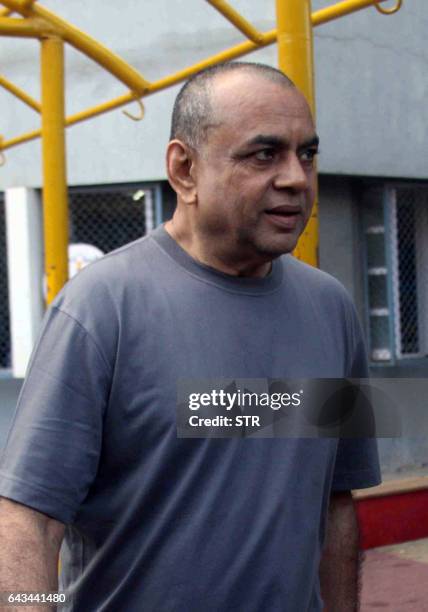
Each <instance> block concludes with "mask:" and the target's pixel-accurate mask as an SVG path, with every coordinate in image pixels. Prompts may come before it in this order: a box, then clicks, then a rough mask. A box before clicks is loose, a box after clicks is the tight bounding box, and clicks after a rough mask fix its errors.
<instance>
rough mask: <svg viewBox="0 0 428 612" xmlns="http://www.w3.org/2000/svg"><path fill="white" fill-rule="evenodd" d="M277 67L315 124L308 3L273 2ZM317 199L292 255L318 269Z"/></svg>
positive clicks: (302, 0)
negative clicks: (301, 98) (295, 89)
mask: <svg viewBox="0 0 428 612" xmlns="http://www.w3.org/2000/svg"><path fill="white" fill-rule="evenodd" d="M276 23H277V40H278V64H279V68H280V70H282V71H283V72H284V73H285V74H286V75H287V76H289V77H290V79H292V81H293V82H294V83H295V84H296V86H297V87H298V88H299V90H300V91H301V92H302V93H303V95H304V96H305V98H306V100H307V101H308V103H309V106H310V108H311V111H312V115H313V117H314V121H315V85H314V60H313V34H312V22H311V0H276ZM317 200H318V198H317V197H316V198H315V202H314V206H313V209H312V214H311V217H310V219H309V222H308V224H307V226H306V228H305V230H304V232H303V234H302V236H301V237H300V239H299V242H298V245H297V247H296V249H295V251H294V255H295V256H296V257H297V258H298V259H302V260H303V261H305V262H306V263H309V264H310V265H312V266H318V201H317Z"/></svg>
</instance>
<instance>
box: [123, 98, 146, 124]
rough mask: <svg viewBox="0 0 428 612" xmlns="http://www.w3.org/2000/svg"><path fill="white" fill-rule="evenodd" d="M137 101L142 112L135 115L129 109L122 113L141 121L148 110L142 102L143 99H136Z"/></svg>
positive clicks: (133, 119)
mask: <svg viewBox="0 0 428 612" xmlns="http://www.w3.org/2000/svg"><path fill="white" fill-rule="evenodd" d="M135 101H136V103H137V104H138V106H139V107H140V114H139V115H133V114H132V113H129V112H128V111H122V113H123V114H124V115H126V116H127V117H129V118H130V119H132V121H141V119H143V117H144V113H145V112H146V111H145V109H144V105H143V103H142V102H141V100H135Z"/></svg>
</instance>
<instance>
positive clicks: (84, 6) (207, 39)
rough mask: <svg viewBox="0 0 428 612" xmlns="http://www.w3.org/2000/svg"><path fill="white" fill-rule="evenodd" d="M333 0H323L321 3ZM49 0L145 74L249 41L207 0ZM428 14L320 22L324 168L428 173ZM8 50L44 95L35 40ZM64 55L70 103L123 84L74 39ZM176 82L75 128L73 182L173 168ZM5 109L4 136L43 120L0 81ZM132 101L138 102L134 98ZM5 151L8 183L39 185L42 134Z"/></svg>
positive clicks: (1, 177)
mask: <svg viewBox="0 0 428 612" xmlns="http://www.w3.org/2000/svg"><path fill="white" fill-rule="evenodd" d="M332 3H333V2H332ZM233 4H234V6H236V7H237V8H238V9H239V10H240V11H241V12H242V13H243V14H244V15H245V16H246V17H247V18H248V19H250V20H251V21H253V22H254V23H255V24H256V25H257V26H258V27H259V28H261V29H263V30H268V29H272V28H273V27H275V9H274V4H275V3H274V0H265V1H264V2H251V1H250V0H233ZM328 4H330V2H325V0H315V1H314V2H313V7H314V9H318V8H321V7H325V6H327V5H328ZM45 5H46V6H48V7H49V8H51V9H52V10H54V11H56V12H58V13H59V14H60V15H62V16H64V17H65V18H66V19H68V20H70V21H71V22H72V23H74V24H75V25H77V26H78V27H80V28H81V29H83V30H85V31H86V32H88V33H89V34H91V35H92V36H94V37H95V38H97V39H99V40H100V41H101V42H103V43H105V44H106V45H107V46H108V47H110V48H111V49H112V50H114V51H115V52H117V53H118V54H119V55H121V56H122V57H123V58H125V59H126V60H127V61H128V62H129V63H130V64H132V65H133V66H135V67H136V68H137V69H138V70H140V71H141V72H142V74H144V75H145V76H146V77H147V78H148V79H149V80H156V79H158V78H160V77H162V76H165V75H167V74H169V73H171V72H173V71H176V70H179V69H181V68H184V67H185V66H187V65H189V64H191V63H193V62H196V61H198V60H201V59H203V58H205V57H207V56H209V55H211V54H213V53H215V52H218V51H221V50H222V49H224V48H227V47H229V46H232V45H234V44H237V43H239V42H241V41H242V36H241V34H240V33H239V32H237V31H236V30H235V29H234V28H233V27H232V26H231V25H230V24H228V23H227V22H226V21H225V20H224V19H223V18H222V17H221V16H220V15H218V14H217V12H216V11H215V10H214V9H212V7H210V6H209V5H208V4H207V3H205V2H204V1H203V0H156V1H154V0H152V1H150V2H144V3H141V2H138V1H137V0H123V1H122V2H121V3H117V2H101V0H93V1H92V2H90V3H87V2H84V1H83V0H74V1H73V2H62V1H60V0H47V1H46V2H45ZM97 11H100V13H99V14H98V12H97ZM427 25H428V11H427V6H426V0H407V1H406V2H404V7H403V9H402V10H401V11H400V12H399V13H398V14H396V15H394V16H391V17H382V16H381V15H379V14H378V13H377V12H376V11H375V9H374V8H370V9H366V10H362V11H360V12H359V13H357V14H354V15H350V16H347V17H345V18H342V19H341V20H338V21H335V22H332V23H330V24H326V25H323V26H320V27H318V28H317V29H316V31H315V51H316V76H317V106H318V128H319V132H320V135H321V158H320V170H321V171H322V172H324V173H332V174H352V175H370V176H376V175H378V176H382V175H383V176H400V177H419V178H424V177H427V174H428V164H427V145H426V142H427V125H428V105H427V104H426V99H427V97H428V71H427V70H426V62H427V56H428V51H427V47H426V44H425V33H426V30H427ZM0 54H1V55H2V59H3V62H2V71H4V74H5V75H6V76H7V77H8V78H10V79H11V80H12V81H14V82H15V83H16V84H17V85H19V86H21V87H23V88H24V89H25V90H26V91H28V93H30V94H31V95H33V96H34V97H36V98H39V97H40V87H39V67H38V43H37V42H35V41H32V40H18V39H4V38H3V39H0ZM248 59H250V60H252V61H263V62H268V63H272V64H276V61H277V59H276V48H275V46H272V47H270V48H268V49H265V50H262V51H257V52H256V53H253V54H252V55H249V56H248ZM66 65H67V87H66V98H67V112H68V113H69V114H70V113H73V112H76V111H78V110H81V109H84V108H86V107H88V106H91V105H94V104H97V103H100V102H103V101H106V100H109V99H111V98H114V97H116V96H119V95H121V94H123V93H125V92H126V88H125V87H124V86H122V85H121V84H120V83H119V82H117V81H116V80H115V79H114V78H113V77H111V76H110V75H109V74H107V73H106V72H105V71H104V70H103V69H101V68H100V67H98V66H97V65H95V64H94V63H93V62H92V61H90V60H88V59H87V58H85V57H84V56H82V55H81V54H80V53H78V52H76V51H75V50H73V49H71V48H67V53H66ZM176 92H177V87H175V88H173V89H170V90H168V91H165V92H161V93H158V94H155V95H153V96H151V97H150V98H147V99H146V101H145V104H146V118H145V119H144V120H143V122H141V123H138V124H136V123H134V122H133V121H131V120H129V119H127V118H126V117H124V115H122V113H121V111H120V110H117V111H114V112H112V113H109V114H107V115H104V116H102V117H98V118H96V119H93V120H92V121H89V122H85V123H84V124H80V125H77V126H74V127H72V128H70V129H69V130H68V137H67V143H68V176H69V183H70V184H97V183H103V184H105V183H112V182H128V181H138V180H152V179H158V178H163V177H165V172H164V161H163V159H164V148H165V144H166V142H167V139H168V130H169V117H170V112H171V107H172V101H173V98H174V96H175V94H176ZM0 108H1V112H0V133H1V134H3V135H4V136H5V138H9V137H12V136H15V135H17V134H19V133H21V132H23V131H26V130H29V129H33V128H35V127H37V126H38V124H39V119H38V117H37V115H36V114H35V113H34V112H33V111H32V110H30V109H27V108H26V107H25V106H24V105H23V104H22V103H21V102H19V101H18V100H15V99H14V98H13V97H12V96H11V95H10V94H8V93H7V92H3V91H1V92H0ZM130 110H136V108H135V109H134V108H133V106H132V105H130ZM7 158H8V163H7V164H6V166H4V167H2V168H0V184H1V185H3V186H4V187H7V186H16V185H19V186H21V185H27V186H39V185H40V182H41V177H40V142H39V141H35V142H32V143H28V144H25V145H23V146H21V147H18V148H16V149H11V150H10V151H8V152H7Z"/></svg>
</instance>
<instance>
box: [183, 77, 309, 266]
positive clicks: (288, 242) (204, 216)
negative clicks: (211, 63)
mask: <svg viewBox="0 0 428 612" xmlns="http://www.w3.org/2000/svg"><path fill="white" fill-rule="evenodd" d="M212 105H213V109H214V123H215V127H212V128H209V129H208V132H207V137H206V140H205V142H204V144H203V145H202V147H201V149H200V151H199V154H198V155H197V159H196V162H195V168H194V173H195V174H194V179H195V181H196V193H197V207H196V209H195V217H194V221H195V224H196V227H197V228H198V231H199V232H200V234H201V235H202V236H203V239H204V240H205V241H211V242H212V244H213V245H215V250H216V251H217V254H218V255H219V256H220V257H222V258H223V259H224V260H227V259H228V258H229V259H230V260H233V259H235V260H237V261H239V260H242V261H245V260H248V261H254V262H262V261H269V260H271V259H273V258H275V257H277V256H279V255H281V254H282V253H288V252H290V251H292V250H293V249H294V247H295V246H296V243H297V240H298V237H299V236H300V234H301V233H302V231H303V229H304V227H305V225H306V223H307V222H308V220H309V217H310V214H311V209H312V205H313V202H314V198H315V189H316V172H315V166H314V156H315V153H316V151H317V143H318V139H317V136H316V133H315V128H314V124H313V120H312V117H311V113H310V110H309V107H308V105H307V103H306V101H305V100H304V98H303V96H302V95H301V94H300V93H299V92H298V91H297V90H296V89H294V88H291V87H284V86H281V85H278V84H276V83H273V82H272V81H269V80H268V79H266V78H264V77H261V76H258V75H256V76H255V75H254V74H248V73H229V74H228V75H224V76H223V77H219V78H218V79H217V80H216V82H215V86H214V91H213V94H212Z"/></svg>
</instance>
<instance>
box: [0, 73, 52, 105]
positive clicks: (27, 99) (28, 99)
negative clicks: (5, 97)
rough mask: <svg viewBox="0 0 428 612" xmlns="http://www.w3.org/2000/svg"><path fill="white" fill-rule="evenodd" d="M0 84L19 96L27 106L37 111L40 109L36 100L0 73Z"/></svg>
mask: <svg viewBox="0 0 428 612" xmlns="http://www.w3.org/2000/svg"><path fill="white" fill-rule="evenodd" d="M0 86H1V87H3V88H4V89H7V90H8V91H10V93H11V94H13V95H14V96H16V97H17V98H19V99H20V100H21V101H22V102H24V104H27V106H30V107H31V108H33V109H34V110H35V111H37V112H38V113H40V112H41V110H42V109H41V106H40V104H39V103H38V102H36V100H34V99H33V98H32V97H31V96H29V95H28V94H26V93H25V91H22V89H19V87H17V86H16V85H14V84H13V83H11V82H10V81H8V80H7V79H6V78H5V77H3V76H2V75H1V74H0Z"/></svg>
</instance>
